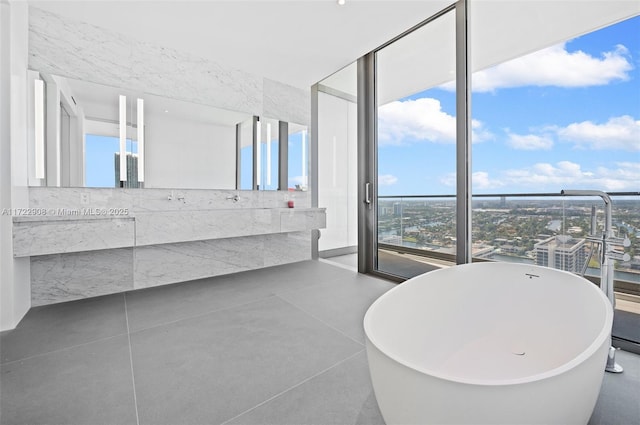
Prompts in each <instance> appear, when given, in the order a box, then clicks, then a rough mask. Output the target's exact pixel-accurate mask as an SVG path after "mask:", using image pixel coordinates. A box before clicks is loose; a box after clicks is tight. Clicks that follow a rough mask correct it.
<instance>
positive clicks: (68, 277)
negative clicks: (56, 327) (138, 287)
mask: <svg viewBox="0 0 640 425" xmlns="http://www.w3.org/2000/svg"><path fill="white" fill-rule="evenodd" d="M131 289H133V248H121V249H110V250H103V251H88V252H78V253H71V254H54V255H41V256H36V257H31V305H32V306H34V307H35V306H38V305H44V304H51V303H58V302H64V301H71V300H77V299H81V298H88V297H95V296H98V295H105V294H113V293H117V292H123V291H128V290H131Z"/></svg>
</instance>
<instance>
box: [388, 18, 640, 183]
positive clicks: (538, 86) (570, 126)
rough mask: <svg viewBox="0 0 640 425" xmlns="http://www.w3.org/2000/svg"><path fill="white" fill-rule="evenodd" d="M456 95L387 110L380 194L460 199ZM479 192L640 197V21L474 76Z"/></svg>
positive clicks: (416, 98)
mask: <svg viewBox="0 0 640 425" xmlns="http://www.w3.org/2000/svg"><path fill="white" fill-rule="evenodd" d="M454 117H455V93H454V92H453V91H451V90H450V89H449V88H448V87H439V88H432V89H430V90H427V91H424V92H422V93H417V94H415V95H413V96H409V97H407V98H404V99H401V100H399V101H396V102H392V103H390V104H387V105H384V106H382V107H380V109H379V120H380V121H379V129H378V131H379V136H380V142H379V143H380V145H379V146H380V147H379V161H378V169H379V170H378V171H379V192H380V194H381V195H403V194H407V195H408V194H413V195H415V194H453V193H455V118H454ZM472 117H473V122H474V126H473V127H474V128H473V142H474V143H473V153H472V161H473V174H474V179H473V190H474V193H522V192H559V191H560V190H561V189H565V188H574V189H601V190H606V191H639V190H640V17H635V18H631V19H628V20H626V21H623V22H621V23H618V24H615V25H612V26H609V27H607V28H604V29H601V30H598V31H595V32H592V33H590V34H586V35H584V36H581V37H579V38H576V39H573V40H568V41H566V42H565V43H561V44H558V45H556V46H552V47H549V48H547V49H543V50H541V51H538V52H535V53H533V54H531V55H527V56H525V57H521V58H518V59H515V60H513V61H510V62H506V63H504V64H500V65H498V66H496V67H493V68H490V69H487V70H483V71H480V72H478V73H476V74H475V75H474V80H473V98H472Z"/></svg>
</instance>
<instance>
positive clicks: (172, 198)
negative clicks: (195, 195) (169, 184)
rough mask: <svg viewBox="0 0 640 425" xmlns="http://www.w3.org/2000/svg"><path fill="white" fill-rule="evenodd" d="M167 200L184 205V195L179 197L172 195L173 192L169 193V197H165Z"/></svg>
mask: <svg viewBox="0 0 640 425" xmlns="http://www.w3.org/2000/svg"><path fill="white" fill-rule="evenodd" d="M167 199H168V200H170V201H173V200H174V199H176V200H178V201H182V203H183V204H184V203H185V200H184V195H180V194H178V195H177V196H176V195H174V193H173V190H172V191H171V193H170V194H169V196H168V197H167Z"/></svg>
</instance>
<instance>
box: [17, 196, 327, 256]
mask: <svg viewBox="0 0 640 425" xmlns="http://www.w3.org/2000/svg"><path fill="white" fill-rule="evenodd" d="M31 212H32V213H33V214H36V215H20V216H14V217H13V247H14V257H28V256H37V255H48V254H61V253H71V252H84V251H96V250H104V249H114V248H127V247H136V246H151V245H162V244H170V243H180V242H193V241H205V240H214V239H227V238H235V237H246V236H255V235H267V234H276V233H291V232H299V231H307V230H313V229H320V228H324V227H326V210H325V208H308V207H301V208H286V207H285V208H278V207H276V208H264V207H262V208H261V207H258V208H255V207H254V208H251V207H248V208H230V209H193V210H165V211H137V212H135V213H133V212H130V211H125V210H123V209H114V210H112V211H109V210H107V209H95V210H92V209H87V211H81V213H77V212H76V211H75V210H70V211H64V210H51V211H49V212H50V214H45V213H43V212H42V211H35V209H34V211H31ZM126 213H128V215H125V214H126ZM37 214H40V215H37Z"/></svg>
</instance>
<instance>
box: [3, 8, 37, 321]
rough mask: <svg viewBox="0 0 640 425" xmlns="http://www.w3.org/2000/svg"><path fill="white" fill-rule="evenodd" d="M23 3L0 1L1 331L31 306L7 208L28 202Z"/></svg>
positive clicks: (26, 276) (26, 274) (26, 263)
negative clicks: (14, 250) (14, 249)
mask: <svg viewBox="0 0 640 425" xmlns="http://www.w3.org/2000/svg"><path fill="white" fill-rule="evenodd" d="M28 29H29V22H28V9H27V4H26V3H21V2H13V3H8V2H7V1H6V0H2V1H1V2H0V46H1V47H0V58H1V64H0V88H1V91H0V208H2V214H0V330H6V329H12V328H14V327H15V326H16V324H17V323H18V322H19V321H20V319H22V317H23V316H24V315H25V314H26V312H27V311H28V309H29V308H30V306H31V286H30V280H31V278H30V270H29V265H30V261H29V259H28V258H24V259H14V258H13V235H12V226H13V223H12V214H11V211H12V209H15V208H25V207H28V206H29V193H28V188H27V185H28V167H27V164H28V149H27V144H28V121H27V96H28V89H27V87H28V86H27V80H28V77H27V60H28Z"/></svg>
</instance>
